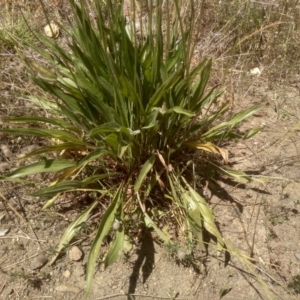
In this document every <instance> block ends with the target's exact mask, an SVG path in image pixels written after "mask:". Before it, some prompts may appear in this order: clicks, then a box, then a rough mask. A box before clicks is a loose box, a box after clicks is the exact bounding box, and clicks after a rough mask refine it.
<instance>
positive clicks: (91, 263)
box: [86, 186, 123, 294]
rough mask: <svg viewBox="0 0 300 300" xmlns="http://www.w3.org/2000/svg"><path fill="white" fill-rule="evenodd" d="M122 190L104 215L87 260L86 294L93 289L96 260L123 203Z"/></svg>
mask: <svg viewBox="0 0 300 300" xmlns="http://www.w3.org/2000/svg"><path fill="white" fill-rule="evenodd" d="M122 189H123V186H120V187H119V189H118V191H117V192H116V194H115V196H114V199H113V200H112V203H111V204H110V206H109V207H108V208H107V209H106V211H105V213H104V215H103V216H102V218H101V221H100V224H99V227H98V229H97V233H96V236H95V239H94V241H93V244H92V247H91V250H90V253H89V256H88V260H87V269H86V292H87V294H89V293H90V292H91V288H92V282H93V277H94V273H95V266H96V260H97V258H98V255H99V251H100V247H101V243H102V241H103V238H104V237H105V236H106V235H107V234H108V232H109V231H110V229H111V226H112V224H113V221H114V219H115V213H116V211H117V208H118V207H119V205H120V203H121V201H122V197H123V196H122Z"/></svg>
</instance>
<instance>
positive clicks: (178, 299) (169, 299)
mask: <svg viewBox="0 0 300 300" xmlns="http://www.w3.org/2000/svg"><path fill="white" fill-rule="evenodd" d="M122 296H123V297H124V296H127V297H131V296H134V297H145V298H152V299H168V300H172V299H174V300H175V299H176V300H186V299H187V298H177V297H171V296H170V297H159V296H151V295H142V294H126V293H124V294H114V295H109V296H104V297H100V298H95V299H94V300H105V299H110V298H114V297H122Z"/></svg>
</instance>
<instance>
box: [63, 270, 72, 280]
mask: <svg viewBox="0 0 300 300" xmlns="http://www.w3.org/2000/svg"><path fill="white" fill-rule="evenodd" d="M63 276H64V277H65V278H70V276H71V272H70V271H69V270H66V271H64V272H63Z"/></svg>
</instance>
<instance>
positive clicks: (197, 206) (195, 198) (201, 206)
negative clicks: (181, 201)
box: [183, 179, 225, 247]
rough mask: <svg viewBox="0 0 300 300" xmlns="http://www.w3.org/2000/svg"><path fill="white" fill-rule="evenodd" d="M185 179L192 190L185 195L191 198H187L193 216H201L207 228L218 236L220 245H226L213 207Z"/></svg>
mask: <svg viewBox="0 0 300 300" xmlns="http://www.w3.org/2000/svg"><path fill="white" fill-rule="evenodd" d="M183 181H184V183H185V185H186V186H187V188H188V190H189V192H190V196H189V195H188V194H185V196H187V197H188V198H189V199H187V200H188V201H190V204H192V207H191V209H192V210H193V216H194V215H195V214H198V215H199V216H201V217H202V219H203V226H204V227H205V229H206V230H207V231H208V232H209V233H210V234H212V235H213V236H215V237H216V238H217V241H218V244H219V245H221V246H222V247H224V245H225V244H224V240H223V238H222V235H221V233H220V232H219V230H218V228H217V226H216V224H215V221H214V215H213V213H212V210H211V208H210V207H209V206H208V204H207V203H206V201H205V200H204V199H203V198H202V197H201V196H200V195H199V194H198V193H197V192H196V191H195V190H194V189H193V188H192V187H191V186H190V185H189V184H188V183H187V182H186V181H185V180H184V179H183Z"/></svg>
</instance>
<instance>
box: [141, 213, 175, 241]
mask: <svg viewBox="0 0 300 300" xmlns="http://www.w3.org/2000/svg"><path fill="white" fill-rule="evenodd" d="M144 219H145V224H146V226H147V227H149V228H153V229H154V230H155V232H156V233H157V234H158V236H159V237H160V238H161V239H162V240H163V241H164V242H165V243H166V244H171V239H170V237H169V236H167V235H166V234H165V233H164V232H163V231H162V230H160V229H159V228H158V227H157V225H156V224H155V222H154V221H153V220H152V219H151V218H150V216H149V215H148V214H147V213H146V212H145V213H144Z"/></svg>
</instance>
